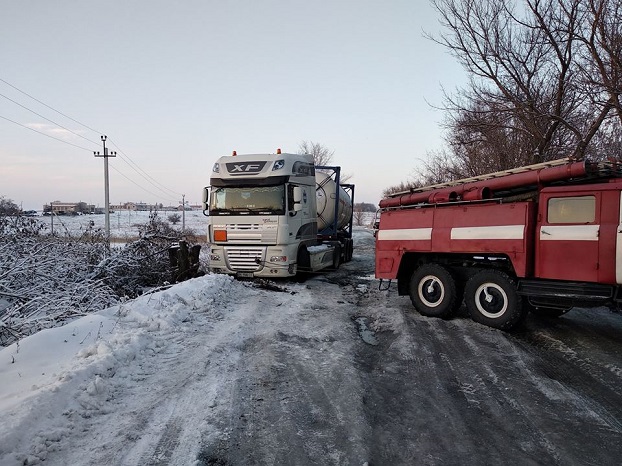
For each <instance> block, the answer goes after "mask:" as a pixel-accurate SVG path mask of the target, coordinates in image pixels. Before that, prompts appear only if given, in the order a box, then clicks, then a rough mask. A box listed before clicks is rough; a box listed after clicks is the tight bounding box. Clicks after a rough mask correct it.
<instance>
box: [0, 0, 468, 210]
mask: <svg viewBox="0 0 622 466" xmlns="http://www.w3.org/2000/svg"><path fill="white" fill-rule="evenodd" d="M0 1H1V3H2V14H1V15H0V63H1V65H2V66H0V70H1V71H0V79H2V80H4V81H6V82H8V83H10V84H12V85H13V86H15V87H17V88H18V89H20V90H22V91H24V92H26V93H28V94H30V95H31V96H33V97H36V98H37V99H39V100H41V101H42V102H44V103H45V104H47V105H49V106H51V107H53V108H54V109H56V110H59V111H60V112H62V113H64V114H65V115H68V116H70V117H71V118H73V119H75V120H77V121H79V122H81V123H83V124H85V125H87V126H89V127H90V128H93V129H95V130H97V131H96V132H94V131H90V130H88V129H86V128H84V127H82V126H80V125H79V124H78V123H76V122H74V121H71V120H69V119H67V118H65V117H63V116H61V115H59V114H57V113H55V112H53V111H52V110H50V109H49V108H46V107H45V106H42V105H40V104H39V103H37V102H35V101H33V100H31V99H29V98H28V97H27V96H25V95H23V94H21V93H20V92H18V91H17V90H15V89H13V88H11V87H10V86H9V85H7V84H6V83H5V82H2V81H0V94H2V95H3V96H6V97H8V98H10V99H13V100H15V101H17V102H19V103H20V104H21V105H24V106H26V107H28V108H29V109H32V110H34V111H36V112H37V113H39V114H40V115H43V116H44V117H46V118H48V119H50V120H53V121H54V122H57V123H60V124H61V125H62V126H64V127H65V128H67V129H70V130H72V131H74V132H76V133H79V134H81V135H82V136H83V137H85V138H87V139H89V140H91V141H93V142H89V141H87V140H85V139H82V138H79V137H77V136H75V135H73V134H71V133H68V132H66V131H64V130H62V129H60V130H59V129H58V128H56V130H55V131H53V126H54V125H52V124H51V123H50V122H48V121H46V120H45V119H43V118H41V117H39V116H37V115H35V114H33V113H31V112H29V111H27V110H25V109H24V108H22V107H19V106H18V105H16V104H15V103H13V102H11V101H9V100H7V99H6V98H5V97H2V96H0V117H4V118H8V119H11V120H13V121H15V122H17V123H20V124H22V125H26V126H29V127H32V128H35V129H38V130H39V131H43V132H46V133H47V134H50V135H54V136H55V137H58V138H61V139H64V140H66V141H68V142H71V143H73V144H76V145H78V146H80V147H82V148H83V149H82V148H78V147H74V146H70V145H67V144H63V143H61V142H58V141H55V140H53V139H50V138H47V137H45V136H42V135H40V134H37V133H35V132H33V131H30V130H28V129H26V128H23V127H20V126H18V125H16V124H14V123H11V122H9V121H7V120H5V119H2V118H0V196H1V195H4V196H6V197H8V198H11V199H13V200H14V201H15V202H16V203H18V204H20V203H23V207H24V209H30V208H33V209H41V207H42V204H43V203H47V202H49V201H52V200H62V201H85V202H89V203H93V204H96V205H100V206H101V205H103V202H104V188H103V184H104V183H103V161H102V159H101V158H97V159H96V158H94V157H93V153H92V151H94V150H99V151H100V152H101V151H102V146H101V142H100V134H106V135H107V136H108V138H109V142H108V147H110V148H111V150H117V151H118V148H120V149H121V150H122V151H123V154H125V155H124V156H123V157H117V158H116V159H112V158H111V159H110V166H111V170H110V202H111V203H113V204H114V203H120V202H125V201H144V202H149V203H152V202H162V203H164V204H176V203H178V202H179V201H181V194H182V193H183V194H185V195H186V200H187V201H189V202H191V203H199V202H200V200H201V190H202V188H203V186H205V185H207V184H209V175H210V172H211V167H212V165H213V163H214V161H215V160H216V159H217V158H218V157H219V156H221V155H227V154H230V153H231V151H232V150H237V152H238V154H243V153H262V152H264V153H270V152H274V151H275V150H276V149H277V148H282V150H283V151H284V152H297V151H298V148H299V145H300V142H301V141H303V140H311V141H314V142H320V143H321V144H323V145H325V146H326V147H328V148H329V149H331V150H334V152H335V156H334V163H335V164H338V165H341V166H342V168H343V171H344V172H346V173H349V174H352V178H351V182H353V183H355V184H356V191H355V200H356V201H358V202H371V203H377V202H378V201H379V200H380V198H381V193H382V190H383V189H384V188H386V187H387V186H391V185H394V184H397V183H399V182H400V181H405V180H407V179H408V178H409V176H410V175H411V174H412V172H413V169H414V168H415V167H416V166H417V165H418V164H419V163H420V162H421V160H423V159H425V156H426V153H427V152H428V151H432V150H438V149H440V148H441V147H442V146H443V141H442V139H441V134H442V130H441V128H440V126H439V122H440V121H441V120H442V114H441V112H439V111H437V110H434V109H432V108H431V107H430V105H429V103H431V104H435V105H438V104H440V103H441V100H442V96H441V86H443V87H445V88H446V89H449V90H451V89H453V88H455V86H456V85H459V84H460V83H462V82H464V80H465V76H464V73H463V72H462V70H461V69H460V67H459V66H458V64H457V63H456V62H455V60H454V59H453V58H451V57H450V56H449V55H448V53H447V52H446V51H445V50H444V49H443V48H442V47H441V46H439V45H437V44H435V43H433V42H431V41H430V40H428V39H426V38H424V37H423V31H424V30H425V31H430V32H436V30H437V28H438V18H437V14H436V12H435V11H434V10H433V8H432V7H431V6H430V5H429V4H428V2H427V1H425V0H424V1H418V0H387V1H379V0H356V1H354V0H349V1H347V0H331V1H324V0H320V1H309V0H292V1H286V0H280V1H276V0H263V1H252V0H237V1H234V0H230V1H216V0H190V1H188V0H186V1H183V2H174V1H162V0H155V1H154V0H149V1H147V0H136V1H131V2H128V1H119V0H114V1H106V2H104V1H93V0H84V1H77V0H73V1H72V0H55V1H53V2H44V1H22V2H14V1H9V0H0ZM428 102H429V103H428ZM110 141H113V142H114V143H115V144H116V146H117V147H115V146H114V145H112V144H111V143H110ZM128 158H129V160H131V161H132V162H134V163H135V164H136V165H138V167H140V168H141V169H142V170H144V171H145V172H146V173H147V174H148V175H149V176H150V177H151V178H153V179H154V180H156V181H157V182H158V183H159V184H160V185H162V186H164V187H166V188H167V189H168V190H164V191H163V190H161V189H158V187H157V186H154V185H153V184H151V183H150V182H149V181H147V180H146V179H145V178H143V177H141V176H140V175H138V174H137V173H136V172H135V171H134V170H133V169H132V168H131V166H130V165H129V164H128V163H127V162H126V160H128ZM122 175H125V177H127V178H130V179H131V180H132V181H133V182H134V183H132V182H131V181H129V180H128V179H127V178H125V177H124V176H122ZM138 185H139V186H138Z"/></svg>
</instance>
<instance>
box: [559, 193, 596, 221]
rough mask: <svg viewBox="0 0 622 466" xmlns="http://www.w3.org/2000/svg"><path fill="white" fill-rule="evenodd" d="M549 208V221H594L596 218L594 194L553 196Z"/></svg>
mask: <svg viewBox="0 0 622 466" xmlns="http://www.w3.org/2000/svg"><path fill="white" fill-rule="evenodd" d="M548 208H549V209H548V216H547V222H548V223H594V221H595V220H596V198H595V197H594V196H580V197H555V198H551V199H549V204H548Z"/></svg>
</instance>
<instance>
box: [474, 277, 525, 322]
mask: <svg viewBox="0 0 622 466" xmlns="http://www.w3.org/2000/svg"><path fill="white" fill-rule="evenodd" d="M465 301H466V305H467V309H468V310H469V314H470V315H471V319H473V320H474V321H475V322H479V323H480V324H484V325H487V326H489V327H493V328H498V329H501V330H510V329H511V328H512V327H515V326H516V325H517V324H518V323H519V322H520V321H521V320H522V319H523V318H524V317H525V315H526V314H527V313H526V312H525V307H524V306H523V304H522V300H521V297H520V295H519V294H518V293H517V291H516V286H515V284H514V281H513V280H512V279H511V278H510V277H509V276H508V275H507V274H506V273H504V272H501V271H499V270H483V271H481V272H479V273H477V274H476V275H474V276H473V277H472V278H471V279H470V280H469V281H468V282H467V284H466V288H465Z"/></svg>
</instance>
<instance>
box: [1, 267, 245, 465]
mask: <svg viewBox="0 0 622 466" xmlns="http://www.w3.org/2000/svg"><path fill="white" fill-rule="evenodd" d="M236 285H238V286H241V284H240V283H237V284H236ZM231 287H232V280H231V278H229V277H226V276H222V275H209V276H205V277H201V278H198V279H194V280H190V281H188V282H184V283H181V284H178V285H176V286H174V287H172V288H170V289H168V290H164V291H159V292H156V293H153V294H149V295H144V296H142V297H140V298H138V299H136V300H134V301H130V302H127V303H124V304H122V305H120V306H115V307H113V308H109V309H105V310H103V311H101V312H98V313H96V314H92V315H89V316H86V317H83V318H81V319H78V320H75V321H73V322H71V323H70V324H68V325H66V326H64V327H58V328H53V329H48V330H44V331H41V332H39V333H37V334H35V335H32V336H30V337H28V338H25V339H23V340H22V341H20V342H19V344H13V345H11V346H9V347H6V348H3V349H2V350H1V351H0V380H2V384H1V385H0V413H1V414H0V417H1V418H2V424H1V426H0V464H2V465H10V464H24V462H26V464H36V463H37V462H39V461H41V460H45V459H46V458H47V457H48V454H49V453H50V452H54V451H62V450H64V449H65V448H66V445H65V442H66V438H67V435H68V434H69V433H70V432H72V431H74V432H75V431H76V430H77V431H79V430H81V429H84V428H86V426H82V425H81V424H82V423H84V422H86V420H88V419H89V418H91V416H93V415H95V414H100V415H101V414H106V413H110V412H111V410H115V409H118V407H115V406H114V403H111V401H112V399H113V398H114V397H115V394H118V393H122V392H131V391H133V390H135V389H136V387H137V386H138V385H140V384H141V383H142V381H143V377H141V375H140V373H141V369H140V368H141V367H142V366H144V365H145V364H146V362H148V361H149V359H152V358H153V357H154V356H156V355H158V354H161V353H164V352H166V351H170V350H171V347H172V346H174V345H175V344H176V343H180V342H181V340H183V335H184V334H186V333H188V332H197V331H199V330H201V329H202V330H203V331H205V329H206V327H209V326H210V325H213V324H214V322H216V321H217V320H219V319H221V318H222V314H221V310H220V309H221V307H222V306H223V304H225V303H226V299H227V298H226V297H225V295H226V293H227V290H229V289H230V288H231ZM180 337H181V338H180ZM170 370H171V371H172V372H171V374H170V377H171V379H174V378H175V375H176V374H175V373H174V370H175V368H174V367H173V368H170ZM143 372H144V371H143ZM147 372H149V371H147ZM113 376H114V378H113ZM129 408H130V409H131V407H129ZM52 464H56V462H52ZM85 464H88V461H87V460H86V458H85Z"/></svg>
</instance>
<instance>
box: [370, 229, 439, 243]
mask: <svg viewBox="0 0 622 466" xmlns="http://www.w3.org/2000/svg"><path fill="white" fill-rule="evenodd" d="M378 239H379V240H385V241H408V240H419V241H421V240H431V239H432V228H404V229H400V230H378Z"/></svg>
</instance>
